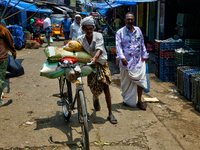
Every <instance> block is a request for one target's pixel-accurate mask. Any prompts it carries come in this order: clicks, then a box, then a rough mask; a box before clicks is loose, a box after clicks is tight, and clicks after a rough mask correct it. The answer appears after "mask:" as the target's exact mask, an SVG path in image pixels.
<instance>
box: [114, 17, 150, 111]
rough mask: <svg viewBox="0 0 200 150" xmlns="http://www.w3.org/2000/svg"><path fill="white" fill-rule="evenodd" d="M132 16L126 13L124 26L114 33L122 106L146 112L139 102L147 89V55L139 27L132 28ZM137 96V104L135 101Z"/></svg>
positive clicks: (142, 104)
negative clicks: (135, 107) (134, 107)
mask: <svg viewBox="0 0 200 150" xmlns="http://www.w3.org/2000/svg"><path fill="white" fill-rule="evenodd" d="M134 19H135V18H134V15H133V14H132V13H127V14H126V16H125V23H126V26H124V27H123V28H121V29H120V30H118V32H117V33H116V50H117V58H118V59H119V60H120V64H119V66H120V75H121V88H122V92H121V94H122V96H123V104H124V105H126V106H127V105H128V106H136V104H137V106H138V107H139V108H140V109H142V110H146V106H145V105H144V103H143V102H142V101H141V96H142V91H143V88H145V89H147V79H146V74H145V73H146V65H145V62H144V61H147V58H148V53H147V51H146V48H145V45H144V38H143V35H142V32H141V30H140V28H139V27H136V26H133V23H134ZM137 94H138V103H136V101H137Z"/></svg>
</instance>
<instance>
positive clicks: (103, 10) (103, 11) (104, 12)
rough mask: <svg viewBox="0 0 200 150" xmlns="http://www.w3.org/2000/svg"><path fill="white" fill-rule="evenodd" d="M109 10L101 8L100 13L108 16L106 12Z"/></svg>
mask: <svg viewBox="0 0 200 150" xmlns="http://www.w3.org/2000/svg"><path fill="white" fill-rule="evenodd" d="M107 11H108V9H102V10H99V13H100V14H101V15H102V16H106V12H107Z"/></svg>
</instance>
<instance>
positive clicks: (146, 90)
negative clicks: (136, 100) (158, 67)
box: [143, 64, 150, 93]
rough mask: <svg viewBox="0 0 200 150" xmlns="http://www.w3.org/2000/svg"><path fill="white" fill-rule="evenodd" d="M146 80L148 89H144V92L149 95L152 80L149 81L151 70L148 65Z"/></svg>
mask: <svg viewBox="0 0 200 150" xmlns="http://www.w3.org/2000/svg"><path fill="white" fill-rule="evenodd" d="M146 78H147V87H148V89H145V88H143V91H144V92H145V93H148V92H149V91H150V80H149V69H148V65H147V64H146Z"/></svg>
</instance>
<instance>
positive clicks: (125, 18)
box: [125, 12, 135, 19]
mask: <svg viewBox="0 0 200 150" xmlns="http://www.w3.org/2000/svg"><path fill="white" fill-rule="evenodd" d="M130 14H131V15H133V17H134V19H135V15H134V14H133V13H132V12H128V13H126V14H125V19H126V16H127V15H130Z"/></svg>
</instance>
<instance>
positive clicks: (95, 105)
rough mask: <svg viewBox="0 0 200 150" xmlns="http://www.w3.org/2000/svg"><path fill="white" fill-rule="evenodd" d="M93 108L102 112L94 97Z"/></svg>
mask: <svg viewBox="0 0 200 150" xmlns="http://www.w3.org/2000/svg"><path fill="white" fill-rule="evenodd" d="M93 106H94V108H95V110H96V111H100V109H101V106H100V104H99V101H96V100H95V98H94V97H93Z"/></svg>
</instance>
